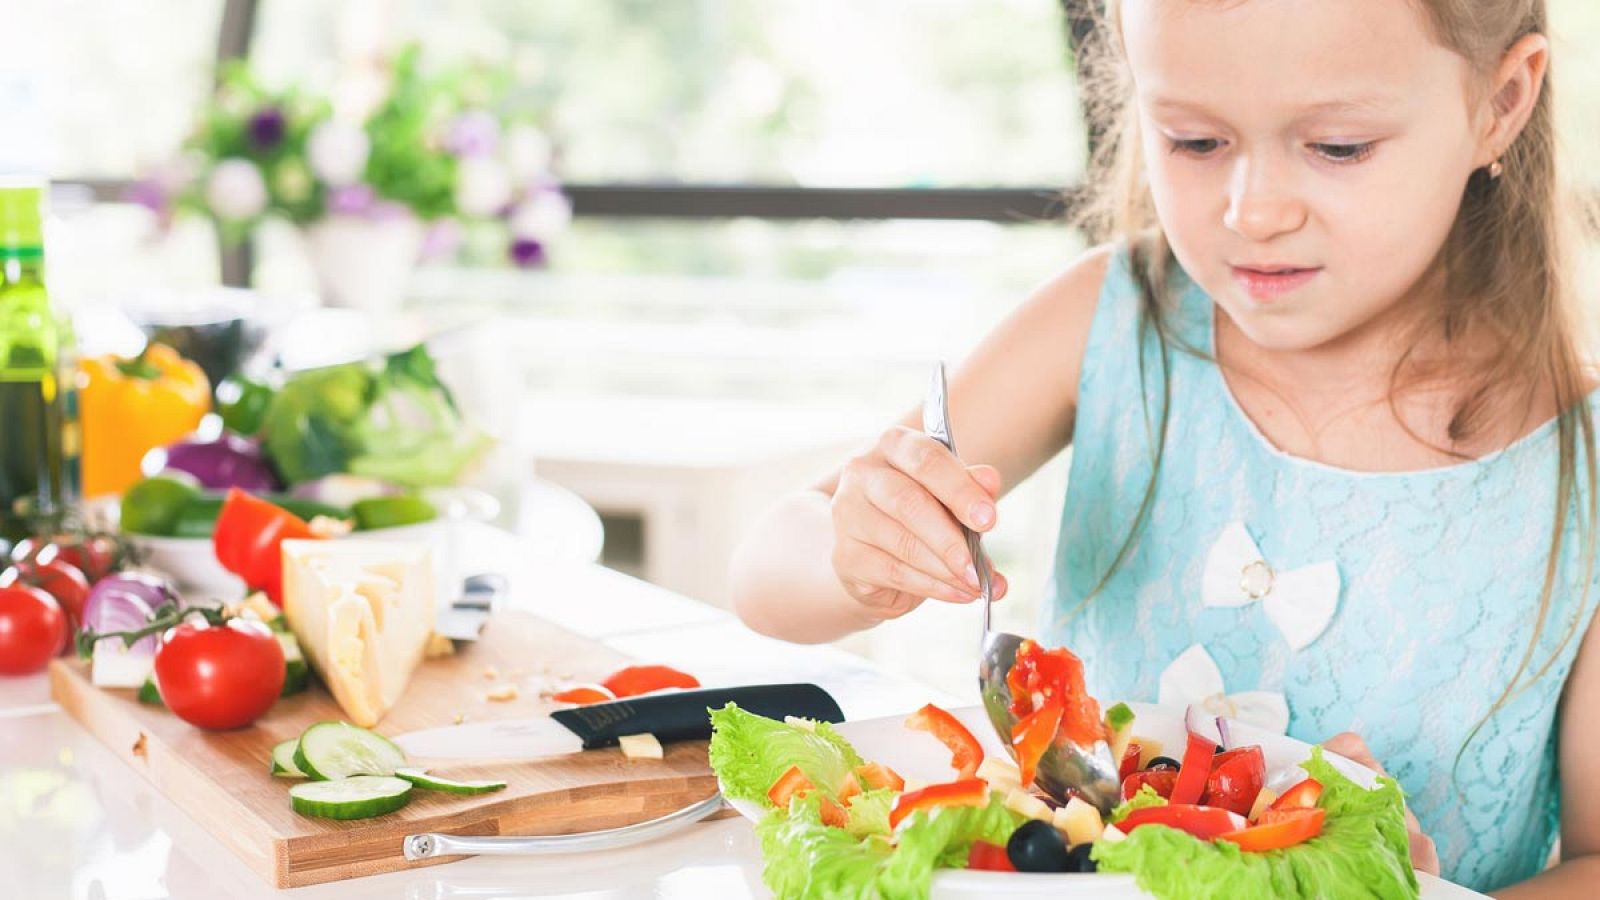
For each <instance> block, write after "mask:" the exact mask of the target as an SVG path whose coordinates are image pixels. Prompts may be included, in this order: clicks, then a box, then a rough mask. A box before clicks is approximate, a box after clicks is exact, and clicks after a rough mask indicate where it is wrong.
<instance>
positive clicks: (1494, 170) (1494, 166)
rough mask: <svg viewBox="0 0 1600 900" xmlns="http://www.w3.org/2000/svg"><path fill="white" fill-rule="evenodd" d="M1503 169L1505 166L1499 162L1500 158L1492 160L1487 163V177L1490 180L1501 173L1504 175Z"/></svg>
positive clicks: (1504, 169)
mask: <svg viewBox="0 0 1600 900" xmlns="http://www.w3.org/2000/svg"><path fill="white" fill-rule="evenodd" d="M1505 171H1506V167H1505V166H1503V165H1501V164H1500V160H1498V159H1497V160H1495V161H1494V162H1492V163H1489V179H1490V180H1491V181H1492V180H1494V179H1496V178H1499V177H1500V176H1501V175H1504V174H1505Z"/></svg>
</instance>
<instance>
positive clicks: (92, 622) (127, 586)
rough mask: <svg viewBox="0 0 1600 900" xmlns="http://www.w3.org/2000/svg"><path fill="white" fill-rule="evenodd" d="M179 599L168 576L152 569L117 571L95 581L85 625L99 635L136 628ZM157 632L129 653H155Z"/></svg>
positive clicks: (157, 644) (84, 620) (91, 589)
mask: <svg viewBox="0 0 1600 900" xmlns="http://www.w3.org/2000/svg"><path fill="white" fill-rule="evenodd" d="M173 599H176V598H175V595H174V594H173V592H172V588H171V587H169V586H168V585H167V582H166V580H165V579H163V578H161V577H159V576H157V575H153V574H151V573H149V572H140V571H137V570H130V571H126V572H118V573H116V574H115V575H107V576H106V577H104V578H102V579H100V580H99V581H97V582H95V584H94V587H92V588H90V589H89V596H88V598H87V599H86V600H85V601H84V604H83V626H84V627H85V628H89V629H93V630H94V631H95V632H96V633H98V634H106V633H109V632H115V631H137V630H139V629H140V628H143V627H144V626H145V625H147V624H149V622H150V617H151V615H152V614H153V613H154V612H155V610H156V608H157V607H159V606H161V605H162V604H163V603H166V602H167V601H168V600H173ZM158 646H159V643H158V640H157V637H156V635H153V634H152V635H150V636H148V637H144V638H140V639H139V640H138V641H137V642H135V643H134V645H133V646H132V647H131V648H129V650H128V652H130V653H144V654H152V655H153V654H154V653H155V652H156V648H157V647H158Z"/></svg>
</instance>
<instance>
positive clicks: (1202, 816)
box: [1117, 803, 1245, 841]
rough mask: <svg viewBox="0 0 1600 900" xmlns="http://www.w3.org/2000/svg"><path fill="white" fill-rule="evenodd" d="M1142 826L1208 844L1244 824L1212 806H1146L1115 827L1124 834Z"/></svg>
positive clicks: (1241, 817)
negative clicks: (1171, 830)
mask: <svg viewBox="0 0 1600 900" xmlns="http://www.w3.org/2000/svg"><path fill="white" fill-rule="evenodd" d="M1145 825H1165V826H1167V827H1168V828H1176V829H1178V830H1179V831H1182V832H1185V833H1187V834H1192V835H1194V836H1195V837H1197V838H1199V839H1200V840H1202V841H1209V840H1211V839H1212V838H1214V837H1217V836H1218V835H1225V834H1229V833H1230V832H1237V831H1239V830H1240V829H1241V828H1243V827H1244V825H1245V821H1244V816H1241V815H1239V814H1237V813H1231V812H1228V811H1227V810H1225V809H1218V808H1216V807H1214V806H1194V805H1192V804H1186V803H1169V804H1167V805H1166V806H1146V807H1144V808H1143V809H1136V810H1133V811H1132V812H1130V813H1128V815H1127V817H1126V818H1124V819H1123V820H1122V821H1121V822H1118V823H1117V827H1118V828H1120V829H1122V830H1123V831H1124V832H1131V831H1133V829H1135V828H1141V827H1143V826H1145Z"/></svg>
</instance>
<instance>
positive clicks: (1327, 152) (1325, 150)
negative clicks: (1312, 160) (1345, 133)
mask: <svg viewBox="0 0 1600 900" xmlns="http://www.w3.org/2000/svg"><path fill="white" fill-rule="evenodd" d="M1375 143H1376V141H1367V142H1366V143H1364V144H1312V145H1311V152H1313V153H1315V154H1317V155H1318V156H1320V157H1322V158H1323V159H1325V160H1327V161H1329V162H1335V163H1357V162H1361V161H1362V160H1364V159H1366V158H1367V157H1369V156H1371V155H1372V146H1373V144H1375Z"/></svg>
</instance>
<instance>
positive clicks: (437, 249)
mask: <svg viewBox="0 0 1600 900" xmlns="http://www.w3.org/2000/svg"><path fill="white" fill-rule="evenodd" d="M461 239H462V234H461V223H460V222H457V221H456V220H455V219H437V220H435V221H434V222H432V223H431V224H429V226H428V230H427V232H426V233H424V234H423V236H422V252H421V256H422V258H423V259H428V260H434V259H445V258H447V257H449V256H452V255H454V254H455V252H456V250H458V249H460V247H461Z"/></svg>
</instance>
